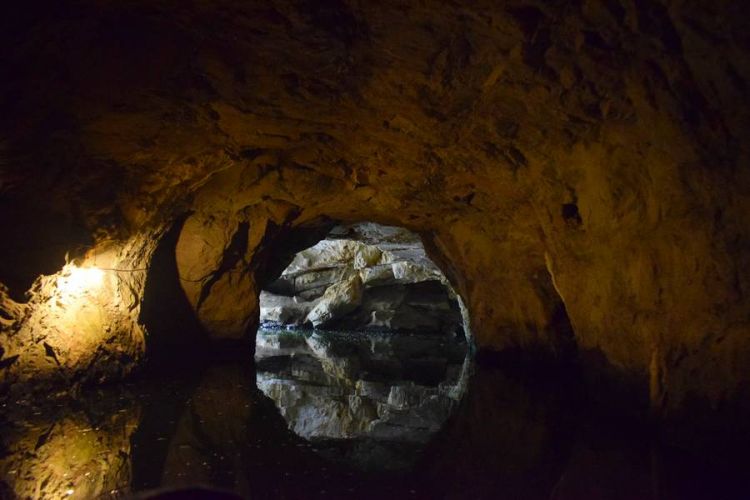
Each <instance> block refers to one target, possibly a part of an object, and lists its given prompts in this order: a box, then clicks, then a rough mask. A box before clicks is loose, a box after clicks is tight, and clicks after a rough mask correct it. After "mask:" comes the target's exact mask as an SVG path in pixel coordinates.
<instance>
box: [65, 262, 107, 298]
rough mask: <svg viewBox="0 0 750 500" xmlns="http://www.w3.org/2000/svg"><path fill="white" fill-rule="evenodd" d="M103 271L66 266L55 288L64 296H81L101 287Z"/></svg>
mask: <svg viewBox="0 0 750 500" xmlns="http://www.w3.org/2000/svg"><path fill="white" fill-rule="evenodd" d="M103 281H104V271H102V270H101V269H99V268H97V267H78V266H76V265H74V264H66V265H65V267H64V268H63V272H62V273H61V274H60V277H59V278H58V279H57V286H58V288H59V289H60V291H62V292H63V293H65V294H71V295H81V294H83V293H85V292H87V291H93V290H95V289H97V288H99V287H101V285H102V283H103Z"/></svg>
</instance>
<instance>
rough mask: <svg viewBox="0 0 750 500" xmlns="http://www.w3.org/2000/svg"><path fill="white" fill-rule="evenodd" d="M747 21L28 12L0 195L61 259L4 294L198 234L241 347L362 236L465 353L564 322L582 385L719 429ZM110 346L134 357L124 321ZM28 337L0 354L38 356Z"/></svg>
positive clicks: (740, 310) (356, 11)
mask: <svg viewBox="0 0 750 500" xmlns="http://www.w3.org/2000/svg"><path fill="white" fill-rule="evenodd" d="M742 8H743V6H742V4H741V3H737V2H728V1H719V2H713V3H711V4H710V5H708V4H706V3H705V2H698V1H684V2H662V1H658V0H638V1H632V0H622V1H619V0H614V1H608V2H595V1H585V0H584V1H580V2H574V3H570V2H551V3H550V2H532V1H528V2H508V3H506V4H503V5H502V6H499V5H498V4H497V3H496V2H489V1H487V2H477V3H472V4H471V5H468V4H467V5H463V4H461V3H454V4H451V5H441V6H440V7H435V6H433V5H430V4H411V3H409V4H405V3H403V2H396V1H394V2H389V1H386V2H377V3H371V4H368V3H356V2H347V1H344V0H331V1H326V2H302V3H294V2H287V1H284V0H278V1H273V2H270V3H269V2H235V1H232V0H223V1H220V2H211V3H195V2H189V3H186V2H163V3H159V4H153V3H151V2H131V3H128V4H127V5H122V4H118V3H112V2H105V1H101V0H81V1H79V2H76V3H75V4H74V5H71V6H61V5H58V4H57V3H54V2H45V1H31V2H24V4H23V5H18V6H14V7H12V8H11V9H10V10H9V12H8V13H7V15H5V16H3V17H4V19H3V21H1V22H2V26H0V33H2V34H1V35H0V37H2V40H0V42H2V43H0V47H3V49H2V50H3V57H2V58H1V60H2V65H3V74H4V75H5V77H4V78H3V81H2V82H0V96H2V107H3V109H4V110H5V111H4V113H3V116H2V117H0V139H1V141H0V151H2V173H1V174H0V180H1V182H2V184H0V195H2V197H3V200H4V201H7V202H8V203H9V204H10V206H14V207H18V206H25V207H28V209H27V210H25V211H24V218H23V224H24V226H25V227H27V228H28V229H29V230H28V231H27V234H24V235H22V236H16V237H15V239H24V240H25V245H24V246H25V247H31V248H42V247H45V245H46V244H47V243H50V242H51V243H50V245H49V246H48V247H45V248H46V249H47V250H49V252H48V254H49V256H48V258H44V259H41V258H38V257H39V254H38V253H35V254H34V255H32V253H31V252H24V251H23V250H22V249H21V248H20V247H18V246H16V245H3V248H2V252H3V258H2V259H0V260H2V266H0V281H3V282H5V283H6V284H8V285H9V286H13V287H16V288H18V287H21V288H23V284H24V283H31V282H32V281H33V279H34V278H35V277H36V276H37V275H38V274H40V273H43V272H50V270H49V267H50V265H51V264H50V262H53V260H52V257H54V258H55V259H56V260H55V262H58V265H59V266H61V265H62V257H63V249H73V248H74V247H76V246H78V245H80V244H81V243H82V242H85V241H86V240H87V239H90V240H91V241H94V242H95V243H94V248H95V249H96V248H99V246H100V245H102V244H103V242H105V241H109V242H110V243H111V242H112V241H114V242H115V244H119V245H122V246H123V248H125V247H127V245H129V244H131V242H132V241H133V238H138V237H140V236H139V235H147V234H149V235H152V236H153V237H155V235H156V234H158V233H159V228H161V227H167V226H168V225H169V223H170V222H172V221H173V220H175V219H176V217H177V215H175V214H182V213H186V212H190V213H192V215H191V216H190V217H189V218H188V219H187V221H186V223H185V228H184V230H183V233H182V235H181V237H180V241H179V243H178V248H177V256H178V258H181V256H182V257H184V256H185V255H189V256H191V258H190V265H189V266H188V270H187V271H186V272H185V274H182V275H181V278H182V279H183V286H184V288H185V293H186V295H187V297H188V298H190V300H191V301H193V303H195V304H199V305H200V307H198V311H197V314H198V316H199V319H200V321H201V323H202V324H203V325H205V326H206V328H208V329H210V330H211V331H212V332H214V333H215V335H217V336H221V337H224V338H241V337H243V336H247V335H248V331H250V330H252V325H251V323H252V318H253V317H255V315H257V294H258V292H259V290H260V289H262V287H263V285H264V284H265V282H266V281H267V280H268V279H269V276H273V275H274V274H278V272H279V271H280V269H283V267H284V266H285V265H286V262H287V259H288V258H289V257H290V256H291V254H293V252H295V251H297V250H299V249H300V248H304V246H305V245H303V244H302V243H303V242H302V240H305V239H308V240H309V239H310V238H312V239H314V238H313V236H314V237H315V238H320V235H319V234H318V233H320V232H323V233H324V232H325V231H326V230H327V229H329V228H330V225H329V224H330V221H331V220H335V221H344V222H349V221H359V220H372V221H376V222H381V223H386V224H392V225H400V226H404V227H407V228H409V229H411V230H413V231H415V232H417V233H419V234H420V235H421V236H422V237H423V239H424V240H425V241H426V243H427V247H428V251H429V253H430V256H431V257H432V258H433V259H434V260H435V261H436V262H437V263H438V264H439V265H440V267H441V269H443V270H444V271H445V272H446V275H448V277H449V278H450V279H451V281H452V282H453V283H454V285H455V287H456V289H457V290H458V291H459V293H460V294H461V295H462V296H463V297H464V298H465V299H466V305H467V307H468V308H469V310H470V312H471V317H472V320H473V322H474V324H473V327H474V333H475V338H476V340H477V343H478V344H479V346H480V348H483V349H494V350H509V349H520V350H542V351H547V352H553V353H554V352H561V351H562V350H564V346H565V345H567V344H568V342H569V340H570V339H569V338H567V337H565V336H561V335H560V333H559V329H558V328H556V326H557V325H556V323H557V321H558V320H559V318H560V310H561V300H562V302H564V309H565V310H566V311H567V316H568V317H569V318H570V322H571V324H572V326H573V329H574V332H575V343H576V345H577V346H578V349H579V351H580V352H581V353H582V355H583V357H584V359H585V360H586V362H587V363H590V364H598V365H599V366H600V368H603V369H606V370H608V371H609V372H610V373H611V374H612V375H613V376H614V377H615V378H621V379H627V380H631V381H633V383H634V384H635V386H636V387H637V392H638V393H639V394H641V395H643V396H644V397H645V398H646V399H648V400H649V401H650V404H651V406H652V408H654V409H655V410H657V411H659V412H665V413H668V412H671V411H674V410H679V409H681V408H685V407H687V405H688V404H689V403H690V402H691V401H694V402H697V403H698V404H699V405H700V406H701V407H703V408H719V407H721V408H723V409H725V410H726V409H731V408H734V406H736V405H737V404H740V405H741V403H737V402H742V401H745V402H746V401H750V399H748V398H747V397H746V395H747V388H748V386H749V385H748V382H750V379H749V378H748V372H747V370H746V369H745V367H746V366H747V364H748V362H749V361H750V342H748V338H750V337H749V334H750V324H749V321H750V320H749V319H748V317H747V311H748V309H749V308H750V303H749V302H748V301H749V300H750V299H748V294H747V289H748V286H749V285H750V274H749V273H750V271H748V269H750V266H748V260H749V259H750V257H749V255H750V252H748V246H749V245H748V241H747V235H748V234H750V231H749V229H750V220H748V218H750V196H749V195H748V193H750V189H748V188H749V187H750V182H749V181H750V178H749V176H750V174H749V173H748V172H749V171H748V169H747V168H745V167H746V165H747V163H748V148H747V144H748V139H750V133H749V132H748V131H749V130H750V127H749V126H748V116H749V115H748V113H749V112H748V109H747V107H746V106H743V105H741V103H744V102H745V101H746V100H747V99H746V98H747V95H748V88H749V87H748V85H749V84H748V82H749V81H750V63H749V62H748V57H747V53H748V45H749V44H748V41H747V36H746V34H747V33H748V31H749V30H748V26H747V24H748V19H747V16H744V15H743V12H742ZM4 206H5V205H4ZM3 213H4V214H7V213H9V212H8V211H7V209H3ZM0 219H2V224H3V227H2V228H0V230H1V231H2V233H3V234H18V233H19V231H18V230H17V225H16V224H18V223H19V222H18V220H19V219H18V218H14V217H3V218H0ZM51 226H59V227H71V228H77V229H78V230H76V231H74V230H72V229H71V231H66V232H64V234H63V235H56V236H55V238H52V239H50V238H45V237H44V236H45V235H48V234H51V233H50V232H49V231H46V230H45V229H46V228H49V227H51ZM81 234H83V236H82V235H81ZM305 243H306V246H309V244H308V242H307V241H305ZM290 252H291V253H290ZM34 256H36V257H37V258H32V257H34ZM144 258H146V260H145V264H147V263H148V259H147V255H144ZM124 280H125V282H128V283H129V282H130V278H124ZM133 290H135V291H136V295H137V292H138V290H139V288H138V287H137V286H136V287H133ZM12 291H13V293H14V295H15V296H16V297H17V296H18V295H19V293H20V294H21V295H22V294H23V291H24V290H22V289H21V290H20V292H19V290H18V289H15V290H12ZM42 297H43V294H42V293H41V292H40V291H35V290H32V297H31V298H30V301H29V303H28V304H29V306H28V307H30V308H32V309H36V310H37V311H36V312H34V313H32V314H46V313H42V312H41V311H40V309H43V308H47V307H48V305H47V304H48V301H46V300H43V298H42ZM229 300H231V301H234V302H236V307H237V310H238V313H237V314H235V315H233V317H232V318H231V319H228V318H223V317H222V315H220V314H216V313H217V312H218V311H220V310H221V309H222V308H226V307H227V304H226V302H227V301H229ZM3 302H4V304H6V305H4V307H3V309H4V310H11V309H13V308H14V307H15V306H14V305H12V304H11V303H10V302H8V301H7V299H3ZM8 304H9V305H8ZM135 307H136V308H137V307H138V305H137V303H136V305H135ZM240 310H241V311H245V313H243V314H240V313H239V311H240ZM6 315H10V316H12V314H10V313H9V314H6ZM129 317H130V316H129ZM24 318H25V316H24ZM19 320H20V321H21V322H22V323H24V322H27V321H28V320H27V319H23V318H16V317H15V316H13V319H12V320H8V321H11V322H17V321H19ZM105 322H108V323H109V326H110V327H112V330H111V332H112V333H111V337H112V338H114V339H115V340H114V342H115V343H120V342H121V343H122V345H126V346H129V347H128V348H131V347H132V346H134V345H137V344H138V342H134V341H130V340H122V339H128V338H130V337H128V335H130V333H129V332H132V331H137V330H138V328H140V327H139V326H138V325H137V324H135V320H133V321H131V322H129V323H127V324H125V323H122V324H121V323H118V320H117V319H112V320H111V321H110V320H107V321H105ZM14 324H15V323H14ZM18 328H20V330H19V329H18ZM24 328H28V327H18V326H14V327H13V328H12V330H8V329H7V328H6V327H5V326H4V327H3V332H2V338H0V344H1V345H2V346H3V349H6V350H8V352H10V351H11V350H12V349H10V348H9V347H8V345H11V344H14V343H15V344H18V345H23V346H25V347H24V348H28V349H35V350H36V352H41V351H40V349H43V348H42V347H40V346H39V345H38V344H35V343H34V340H33V339H32V335H31V333H30V330H24ZM19 331H23V332H29V333H16V332H19ZM11 337H13V338H14V340H11ZM3 359H6V358H3ZM18 359H19V361H17V362H16V363H15V365H13V364H10V365H9V366H11V367H12V366H18V363H19V362H20V360H21V358H18ZM9 363H10V362H9V361H8V363H4V365H3V366H8V364H9ZM112 363H113V364H117V365H126V364H128V363H127V362H124V361H122V360H120V361H112ZM75 364H76V369H77V370H81V371H85V370H86V363H85V362H83V361H75ZM0 370H7V368H2V369H0ZM29 370H31V371H33V369H32V368H29ZM2 376H3V380H11V378H8V377H7V376H6V375H2ZM41 376H42V372H40V377H41ZM690 404H692V403H690Z"/></svg>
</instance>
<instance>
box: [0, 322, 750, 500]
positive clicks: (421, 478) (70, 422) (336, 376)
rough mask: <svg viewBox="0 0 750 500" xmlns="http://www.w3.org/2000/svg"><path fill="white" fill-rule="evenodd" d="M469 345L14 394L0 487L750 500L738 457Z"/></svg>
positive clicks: (271, 347) (5, 494)
mask: <svg viewBox="0 0 750 500" xmlns="http://www.w3.org/2000/svg"><path fill="white" fill-rule="evenodd" d="M441 343H442V345H441ZM462 349H463V347H462V346H461V345H457V344H455V343H452V342H446V341H444V340H437V339H433V340H430V339H428V338H420V337H418V336H417V337H411V338H407V337H400V338H388V337H387V336H382V337H379V338H374V339H363V338H355V337H352V336H347V335H344V336H338V337H337V336H329V337H326V336H320V335H318V336H301V337H300V336H295V335H278V334H277V333H274V332H270V333H268V334H267V335H262V336H261V337H260V341H259V351H258V362H257V374H256V372H255V371H254V370H253V368H252V366H250V364H247V365H242V364H236V363H223V364H214V365H210V366H202V367H195V368H194V369H192V370H188V371H186V372H182V373H172V374H171V376H161V377H159V378H158V379H156V380H155V379H150V380H142V381H139V382H134V383H130V384H124V385H122V386H118V387H111V388H107V389H99V390H92V391H88V392H87V393H85V394H83V395H82V397H81V398H80V399H79V400H76V401H71V402H66V403H54V402H51V403H45V402H40V401H34V402H31V401H13V402H9V403H6V404H5V406H4V407H3V408H2V412H1V413H2V415H1V416H0V429H2V432H1V433H0V437H1V441H0V479H2V483H1V484H0V497H2V498H13V497H20V498H100V497H101V498H109V497H115V498H119V497H128V496H132V495H133V494H139V493H141V492H144V491H152V490H154V489H158V488H177V487H188V486H194V485H198V484H201V485H210V486H212V487H215V488H220V489H224V490H228V491H232V492H235V493H237V494H238V495H240V496H241V497H244V498H261V499H263V498H269V499H270V498H285V499H297V498H319V497H323V498H357V499H359V498H393V499H400V498H519V499H526V498H529V499H537V498H539V499H541V498H544V499H589V498H591V499H595V498H601V499H682V498H706V499H713V498H750V494H748V492H749V491H750V490H746V489H743V488H745V487H746V486H747V478H746V477H743V474H744V470H743V468H742V464H737V463H735V464H734V465H735V466H736V467H732V468H728V467H727V464H724V463H722V462H721V461H716V460H709V459H708V458H709V457H704V456H700V455H699V454H698V455H696V454H689V453H686V452H683V451H680V450H678V449H676V448H672V447H669V446H666V445H663V444H661V443H660V441H659V440H658V439H657V438H656V437H648V436H649V434H648V433H647V432H645V431H644V430H643V429H639V428H637V427H633V426H629V425H625V424H622V423H621V422H619V421H617V420H616V419H610V418H605V417H602V416H601V415H599V414H595V413H593V412H591V411H590V410H589V409H588V407H586V406H585V405H583V404H582V402H581V400H580V396H576V395H575V394H576V391H575V382H572V383H571V382H570V381H568V380H565V379H564V378H561V377H555V376H549V377H547V376H541V377H536V379H535V380H533V381H531V382H529V381H528V379H527V378H523V377H516V376H513V375H509V374H508V373H507V372H506V371H504V370H501V369H499V368H490V367H486V366H479V367H474V366H472V364H471V363H465V362H464V357H463V352H462ZM256 376H257V380H258V384H257V386H256ZM571 385H572V386H571ZM269 396H270V397H269ZM595 415H596V416H595Z"/></svg>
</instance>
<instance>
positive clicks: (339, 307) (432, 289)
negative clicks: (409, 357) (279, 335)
mask: <svg viewBox="0 0 750 500" xmlns="http://www.w3.org/2000/svg"><path fill="white" fill-rule="evenodd" d="M336 231H338V232H341V233H344V234H350V233H353V234H350V236H348V237H332V236H331V235H329V236H328V237H327V238H326V239H325V240H322V241H320V242H319V243H318V244H316V245H315V246H313V247H311V248H309V249H307V250H304V251H302V252H300V253H298V254H297V255H296V256H295V258H294V260H293V261H292V262H291V263H290V264H289V266H288V267H287V268H286V269H285V270H284V271H283V272H282V273H281V276H279V278H278V279H276V280H275V281H273V282H272V283H270V284H269V285H268V286H267V287H266V290H265V291H263V292H261V294H260V322H261V324H263V325H268V326H287V325H312V326H313V327H315V328H318V327H323V328H328V329H338V330H363V331H367V330H370V331H391V332H418V333H445V334H457V335H461V336H463V335H464V333H463V330H462V326H461V324H462V318H461V310H460V306H459V303H458V297H457V296H456V294H455V292H454V291H453V290H452V288H451V285H450V283H449V282H448V280H447V278H446V277H445V276H444V275H443V273H441V272H440V270H439V269H438V268H437V267H436V266H435V264H433V263H432V261H430V260H429V259H428V258H427V255H426V254H425V251H424V247H423V246H422V243H421V241H420V240H419V238H418V237H417V236H416V235H413V234H411V233H410V232H409V231H406V230H399V228H390V227H387V226H380V225H377V224H357V225H354V226H351V227H342V228H336V229H334V234H335V232H336ZM362 240H364V241H366V242H364V241H362ZM467 321H468V318H467Z"/></svg>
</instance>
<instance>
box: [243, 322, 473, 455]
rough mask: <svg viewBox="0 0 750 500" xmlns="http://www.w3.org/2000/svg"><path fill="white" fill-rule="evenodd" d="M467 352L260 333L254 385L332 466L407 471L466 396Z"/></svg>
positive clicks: (409, 339)
mask: <svg viewBox="0 0 750 500" xmlns="http://www.w3.org/2000/svg"><path fill="white" fill-rule="evenodd" d="M466 354H467V349H466V343H465V341H463V340H457V339H453V338H449V337H445V336H435V335H404V334H367V335H363V334H361V333H352V334H346V333H343V332H315V333H304V332H295V331H287V330H277V329H273V330H259V331H258V340H257V344H256V366H257V379H256V380H257V384H258V388H259V389H260V390H262V391H263V392H264V393H265V394H266V395H267V396H268V397H270V398H271V399H272V400H273V401H274V402H275V403H276V405H277V407H278V408H279V411H280V412H281V415H282V416H283V417H284V419H285V420H286V421H287V423H288V424H289V428H290V429H291V430H293V431H294V432H295V433H296V434H297V435H298V436H300V437H303V438H305V439H307V440H309V441H311V442H313V443H314V444H315V449H316V450H317V451H318V452H319V453H320V454H322V455H324V456H325V457H327V458H329V459H331V460H339V461H343V462H347V463H351V464H355V465H356V466H358V467H359V468H361V469H399V468H406V467H408V466H409V465H411V464H412V463H413V461H414V460H415V459H416V457H417V455H418V452H419V450H420V449H421V447H422V446H421V445H424V444H425V443H427V442H428V441H429V439H430V438H431V437H432V436H433V435H434V434H435V433H436V432H437V431H438V430H439V429H440V428H441V427H442V425H443V423H444V422H445V421H446V420H447V419H448V417H449V416H450V414H451V413H452V412H453V411H454V410H455V408H456V406H457V404H458V402H459V401H460V398H461V396H462V395H463V393H464V391H465V390H466V385H467V382H468V377H469V372H470V360H469V358H468V357H467V355H466Z"/></svg>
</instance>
